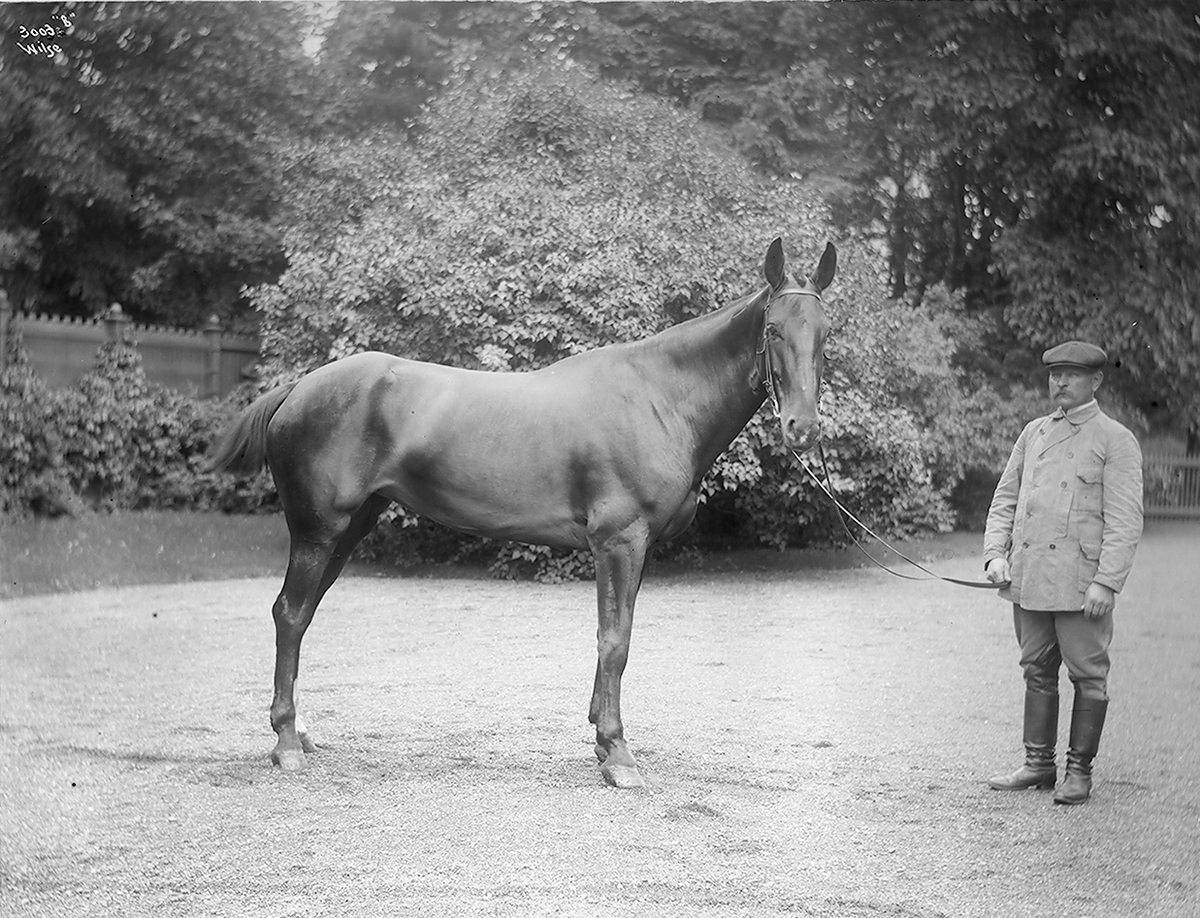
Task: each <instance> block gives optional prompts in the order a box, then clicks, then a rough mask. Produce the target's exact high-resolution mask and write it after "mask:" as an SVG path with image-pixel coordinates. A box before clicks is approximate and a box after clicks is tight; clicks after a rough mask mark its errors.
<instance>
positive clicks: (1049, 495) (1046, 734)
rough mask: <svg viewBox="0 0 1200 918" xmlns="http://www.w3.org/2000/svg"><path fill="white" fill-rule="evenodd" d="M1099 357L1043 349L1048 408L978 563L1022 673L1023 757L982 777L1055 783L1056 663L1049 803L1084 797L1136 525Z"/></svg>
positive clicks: (998, 784)
mask: <svg viewBox="0 0 1200 918" xmlns="http://www.w3.org/2000/svg"><path fill="white" fill-rule="evenodd" d="M1107 362H1108V355H1107V354H1106V353H1105V352H1104V350H1103V349H1102V348H1100V347H1097V346H1096V345H1094V344H1089V343H1087V342H1084V341H1067V342H1066V343H1064V344H1060V345H1058V346H1057V347H1052V348H1050V350H1048V351H1046V352H1045V353H1044V354H1042V363H1044V364H1045V365H1046V366H1047V367H1049V370H1050V398H1051V400H1052V401H1053V402H1054V403H1055V404H1056V405H1057V406H1058V407H1057V409H1056V410H1055V411H1054V413H1053V414H1051V415H1048V416H1047V417H1043V418H1038V419H1037V420H1035V421H1032V422H1031V423H1029V424H1028V425H1026V427H1025V429H1024V430H1023V431H1021V435H1020V437H1018V438H1017V443H1016V446H1014V447H1013V451H1012V455H1011V456H1010V457H1009V460H1008V465H1007V466H1006V467H1005V469H1004V474H1003V475H1001V476H1000V481H999V483H998V484H997V485H996V493H995V495H994V496H993V497H992V505H991V509H990V510H989V512H988V520H987V531H986V533H985V535H984V546H983V551H984V566H985V569H986V570H987V577H988V579H989V580H990V581H992V582H993V583H1007V586H1005V587H1004V589H1002V590H1001V591H1000V596H1001V598H1003V599H1008V600H1010V601H1011V602H1012V603H1013V623H1014V626H1015V629H1016V633H1017V643H1018V645H1019V646H1020V649H1021V667H1022V669H1023V670H1024V674H1025V723H1024V742H1025V764H1024V765H1022V766H1021V767H1020V768H1018V769H1017V770H1016V771H1014V772H1012V773H1011V774H1001V775H996V776H994V777H992V778H991V779H989V781H988V784H989V785H990V786H991V787H993V788H995V789H997V790H1021V789H1024V788H1029V787H1039V788H1052V787H1054V784H1055V780H1056V778H1057V772H1056V769H1055V764H1054V745H1055V739H1056V738H1057V735H1058V671H1059V666H1060V664H1061V663H1062V662H1063V661H1065V662H1066V664H1067V673H1068V675H1069V676H1070V678H1071V682H1072V683H1073V684H1074V687H1075V699H1074V708H1073V710H1072V713H1071V731H1070V746H1069V748H1068V750H1067V768H1066V776H1065V778H1064V780H1063V783H1062V786H1061V787H1059V789H1058V791H1057V793H1055V795H1054V802H1055V803H1062V804H1079V803H1085V802H1086V801H1087V799H1088V796H1089V795H1090V794H1091V788H1092V777H1091V776H1092V759H1093V758H1094V757H1095V755H1096V752H1097V750H1098V749H1099V746H1100V734H1101V732H1102V731H1103V729H1104V718H1105V715H1106V713H1107V711H1108V670H1109V658H1108V647H1109V644H1110V642H1111V641H1112V634H1113V607H1114V605H1115V603H1116V594H1117V593H1119V592H1120V591H1121V588H1122V587H1123V586H1124V584H1125V578H1126V577H1127V576H1128V575H1129V570H1130V568H1131V567H1132V566H1133V555H1134V551H1135V550H1136V549H1137V544H1138V540H1139V539H1140V538H1141V534H1142V452H1141V449H1140V447H1139V446H1138V442H1137V440H1136V439H1135V438H1134V436H1133V434H1132V433H1130V432H1129V430H1127V429H1126V428H1125V427H1123V426H1121V425H1120V424H1118V423H1117V422H1116V421H1114V420H1112V419H1111V418H1110V417H1108V416H1107V415H1106V414H1104V412H1102V411H1101V410H1100V408H1099V406H1098V405H1097V404H1096V390H1097V389H1098V388H1099V387H1100V383H1101V382H1102V381H1103V379H1104V373H1103V367H1104V366H1105V364H1106V363H1107Z"/></svg>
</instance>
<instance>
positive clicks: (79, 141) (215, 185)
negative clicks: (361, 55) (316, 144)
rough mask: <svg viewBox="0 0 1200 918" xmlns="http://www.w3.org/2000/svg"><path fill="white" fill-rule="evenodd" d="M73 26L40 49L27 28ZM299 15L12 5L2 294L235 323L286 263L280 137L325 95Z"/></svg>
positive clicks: (194, 321)
mask: <svg viewBox="0 0 1200 918" xmlns="http://www.w3.org/2000/svg"><path fill="white" fill-rule="evenodd" d="M47 25H49V26H50V27H52V28H58V30H59V34H57V35H56V36H54V37H53V39H52V40H49V41H46V40H42V45H43V46H45V47H46V48H48V49H50V50H53V49H57V50H56V51H54V53H41V52H40V50H39V52H38V53H27V51H26V50H22V49H23V48H26V49H29V50H35V49H33V47H32V45H31V43H30V42H23V43H22V42H18V41H17V39H18V37H19V36H20V35H22V34H24V33H25V32H26V31H28V30H40V29H43V28H45V27H46V26H47ZM301 25H302V20H301V18H300V16H299V15H298V14H297V13H296V12H295V11H294V8H293V7H291V6H289V5H282V4H235V3H204V4H174V3H144V4H143V3H137V4H134V3H112V4H76V3H55V4H11V5H10V4H6V5H4V6H2V7H0V32H2V33H3V35H4V38H5V42H4V44H3V46H2V47H0V283H3V285H4V286H5V287H6V288H7V289H8V290H9V292H10V294H12V295H13V296H14V298H15V299H16V301H17V304H18V306H19V307H22V308H25V307H29V308H33V309H36V310H37V311H41V312H51V313H56V314H76V315H88V314H91V313H95V312H97V311H99V310H101V309H103V308H104V307H107V306H108V304H109V303H110V302H112V301H113V300H119V301H120V302H121V303H122V305H123V306H124V307H125V310H126V312H127V313H129V314H130V315H132V316H133V317H134V318H137V319H142V320H161V321H166V322H168V323H173V324H184V325H198V324H200V323H201V322H202V321H203V320H205V319H207V318H208V316H210V315H211V314H213V313H217V314H220V315H227V314H229V313H230V311H231V310H232V308H233V305H234V303H235V301H236V299H237V294H238V290H239V288H240V287H241V286H242V285H243V284H245V283H251V282H256V281H262V280H266V279H269V278H271V277H275V276H277V275H278V273H279V271H280V270H282V268H283V262H282V252H281V249H280V245H279V239H278V236H277V234H276V232H275V230H274V228H273V226H272V225H271V213H272V211H273V209H274V207H275V205H276V203H277V199H276V185H275V175H274V170H273V165H272V160H271V158H270V146H269V144H268V142H267V141H268V140H269V139H270V137H271V136H272V135H273V134H274V133H276V132H279V131H282V130H285V129H288V128H290V127H295V126H296V125H298V124H303V123H304V121H305V118H306V113H307V112H308V110H309V104H310V103H308V102H306V101H305V100H306V99H307V98H308V97H309V96H310V95H311V96H312V97H313V98H318V99H319V98H320V93H319V92H317V88H318V87H317V84H315V83H314V82H313V80H312V77H311V74H310V73H309V71H308V69H307V68H305V67H304V66H302V63H301V62H302V59H303V56H302V54H301V44H300V38H301Z"/></svg>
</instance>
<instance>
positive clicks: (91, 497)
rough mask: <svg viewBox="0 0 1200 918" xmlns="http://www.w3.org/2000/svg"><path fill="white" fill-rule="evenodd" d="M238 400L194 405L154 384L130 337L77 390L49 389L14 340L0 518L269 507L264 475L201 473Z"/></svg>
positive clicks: (1, 455) (0, 462) (2, 424)
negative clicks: (0, 515) (89, 511)
mask: <svg viewBox="0 0 1200 918" xmlns="http://www.w3.org/2000/svg"><path fill="white" fill-rule="evenodd" d="M245 398H246V396H245V393H236V394H234V395H233V396H231V397H230V398H229V399H226V400H224V401H221V402H215V401H201V400H197V399H194V398H190V397H188V396H186V395H182V394H180V393H178V392H175V391H173V390H171V389H168V388H166V387H164V386H158V385H155V384H153V383H151V382H149V381H148V380H147V379H146V374H145V371H144V370H143V368H142V361H141V357H140V355H139V354H138V352H137V350H136V348H135V347H134V346H133V345H132V343H131V342H130V341H128V340H121V341H115V342H107V343H105V344H104V345H102V346H101V348H100V350H99V353H98V355H97V361H96V366H95V368H94V369H93V370H92V371H91V372H90V373H88V375H87V376H85V377H84V378H83V380H81V381H80V383H79V385H78V386H75V387H70V388H65V389H51V388H49V387H47V386H46V385H45V384H44V383H43V382H41V380H39V379H38V378H37V376H36V375H35V374H34V373H33V372H32V371H31V369H30V367H29V364H28V359H27V357H26V356H25V354H24V349H23V347H22V346H21V342H20V339H19V337H14V342H13V348H12V358H11V360H10V361H9V366H8V369H7V370H6V371H5V372H4V374H3V375H2V376H0V470H2V471H0V513H5V514H15V515H26V514H35V515H42V516H55V515H62V514H76V513H79V512H81V511H83V510H85V509H96V510H116V509H123V510H125V509H133V510H140V509H192V510H214V509H219V510H228V511H239V512H253V511H256V510H259V509H263V508H266V507H269V506H272V505H274V504H275V496H274V494H273V493H272V490H271V487H270V483H269V481H268V479H267V477H266V476H265V475H260V476H257V477H255V478H251V479H239V478H237V477H235V476H232V475H225V474H215V473H210V472H206V471H204V468H203V466H204V456H205V453H206V451H207V449H208V446H209V443H210V442H211V441H212V440H213V438H214V437H215V436H216V434H217V433H218V432H219V430H220V428H221V427H222V426H223V425H224V424H225V423H226V422H227V421H228V420H229V418H230V417H231V415H232V413H233V411H234V410H235V409H236V408H237V407H239V406H240V404H241V403H242V402H244V401H245Z"/></svg>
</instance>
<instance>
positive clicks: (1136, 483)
mask: <svg viewBox="0 0 1200 918" xmlns="http://www.w3.org/2000/svg"><path fill="white" fill-rule="evenodd" d="M1141 536H1142V450H1141V447H1139V446H1138V442H1137V438H1135V437H1134V435H1133V434H1132V433H1131V432H1130V431H1129V430H1128V429H1127V428H1125V427H1124V426H1122V425H1121V424H1119V423H1117V422H1116V421H1114V420H1113V419H1112V418H1110V417H1109V416H1108V415H1106V414H1105V413H1104V412H1102V411H1101V410H1100V408H1099V406H1098V405H1097V404H1096V402H1095V401H1091V402H1089V403H1088V404H1086V405H1080V406H1079V407H1077V408H1072V409H1071V411H1070V412H1068V413H1066V414H1064V413H1063V410H1062V409H1061V408H1060V409H1058V410H1057V411H1056V412H1054V414H1051V415H1048V416H1047V417H1043V418H1038V419H1037V420H1035V421H1031V422H1030V423H1029V424H1027V425H1026V426H1025V429H1024V430H1023V431H1021V436H1020V437H1018V438H1017V443H1016V446H1014V447H1013V451H1012V455H1011V456H1009V459H1008V465H1007V466H1006V467H1005V469H1004V474H1003V475H1001V476H1000V481H999V483H998V484H997V485H996V493H995V494H994V495H993V497H992V506H991V509H990V510H989V511H988V520H987V530H986V532H985V533H984V537H983V563H984V565H985V566H986V565H987V563H988V562H989V561H991V560H992V559H993V558H1007V559H1008V560H1009V564H1010V565H1011V568H1012V585H1011V586H1009V587H1008V588H1006V589H1004V590H1001V591H1000V596H1001V598H1003V599H1008V600H1011V601H1012V602H1015V603H1017V604H1018V605H1020V606H1021V607H1022V608H1025V609H1028V610H1031V611H1055V612H1058V611H1074V610H1076V609H1082V608H1083V598H1084V594H1085V593H1086V592H1087V588H1088V586H1089V585H1090V584H1091V583H1092V582H1093V581H1095V582H1096V583H1100V584H1103V585H1104V586H1106V587H1109V588H1110V589H1112V590H1114V591H1115V592H1118V593H1119V592H1120V591H1121V588H1122V587H1123V586H1124V585H1125V578H1126V577H1128V576H1129V571H1130V569H1131V568H1132V567H1133V555H1134V552H1135V551H1136V550H1137V545H1138V541H1139V539H1141Z"/></svg>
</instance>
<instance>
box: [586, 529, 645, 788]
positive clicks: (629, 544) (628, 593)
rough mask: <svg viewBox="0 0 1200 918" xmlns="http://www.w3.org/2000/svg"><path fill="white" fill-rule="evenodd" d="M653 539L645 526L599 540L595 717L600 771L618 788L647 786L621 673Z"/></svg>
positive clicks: (596, 545)
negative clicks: (624, 706)
mask: <svg viewBox="0 0 1200 918" xmlns="http://www.w3.org/2000/svg"><path fill="white" fill-rule="evenodd" d="M648 547H649V538H648V535H647V532H646V527H645V526H637V527H632V528H630V529H626V530H624V531H622V532H620V533H618V534H616V535H613V536H610V537H608V538H594V539H593V540H592V552H593V554H594V555H595V558H596V595H597V606H598V612H599V628H598V629H597V632H596V646H597V661H596V682H595V685H594V687H593V691H592V704H591V709H590V710H589V712H588V716H589V720H591V721H592V722H593V723H594V724H595V725H596V757H597V758H598V759H599V760H600V773H601V774H602V775H603V776H604V780H605V781H607V782H608V783H609V784H611V785H613V786H614V787H644V786H645V782H644V781H642V776H641V774H640V773H639V772H638V767H637V762H636V761H635V760H634V758H633V754H632V753H631V752H630V751H629V747H628V746H627V745H626V743H625V729H624V726H623V725H622V723H621V675H622V674H623V673H624V672H625V663H626V661H627V660H628V659H629V639H630V636H631V635H632V633H633V605H634V602H635V601H636V599H637V594H638V589H639V588H640V587H641V584H642V571H643V568H644V566H645V562H646V550H647V548H648Z"/></svg>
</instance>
